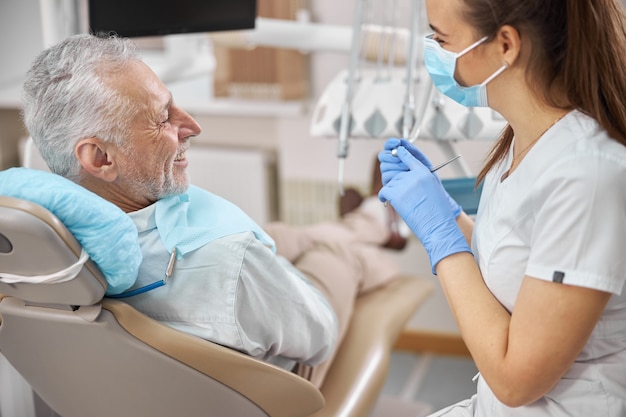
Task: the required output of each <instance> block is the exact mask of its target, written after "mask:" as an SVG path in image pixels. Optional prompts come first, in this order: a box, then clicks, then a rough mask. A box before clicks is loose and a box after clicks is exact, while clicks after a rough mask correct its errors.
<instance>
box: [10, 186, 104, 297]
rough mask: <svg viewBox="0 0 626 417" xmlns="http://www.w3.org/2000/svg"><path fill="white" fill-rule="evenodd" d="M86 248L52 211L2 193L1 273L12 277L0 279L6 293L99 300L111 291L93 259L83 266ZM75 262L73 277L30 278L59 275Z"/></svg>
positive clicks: (17, 295) (24, 295)
mask: <svg viewBox="0 0 626 417" xmlns="http://www.w3.org/2000/svg"><path fill="white" fill-rule="evenodd" d="M81 252H82V248H81V245H80V244H79V243H78V241H77V240H76V239H75V238H74V236H73V235H72V234H71V233H70V232H69V230H68V229H67V228H66V227H65V226H64V225H63V223H61V221H60V220H59V219H58V218H57V217H56V216H54V215H53V214H52V213H50V212H49V211H48V210H46V209H45V208H43V207H41V206H39V205H37V204H35V203H32V202H29V201H26V200H20V199H16V198H12V197H6V196H0V265H1V266H0V277H4V278H6V279H5V280H4V281H6V282H3V280H2V279H0V293H2V294H4V295H7V296H13V297H18V298H21V299H23V300H24V301H26V302H32V303H47V304H63V305H91V304H94V303H96V302H98V301H99V300H100V299H101V298H102V297H103V296H104V294H105V291H106V280H105V279H104V277H103V276H102V274H101V273H100V271H99V270H98V268H97V267H96V265H95V264H94V263H93V262H91V261H90V260H87V261H86V262H84V264H78V265H77V263H78V261H79V259H80V257H81ZM72 265H77V268H76V269H77V273H76V275H75V276H74V277H73V278H71V279H66V280H58V281H62V282H43V283H34V282H28V281H29V280H32V278H33V277H42V276H53V275H54V274H55V273H58V272H59V271H63V270H67V269H68V267H71V266H72ZM69 272H71V271H69ZM15 277H17V278H15ZM19 277H25V278H24V279H20V278H19ZM68 277H69V276H68ZM12 278H15V279H12ZM24 281H26V282H24Z"/></svg>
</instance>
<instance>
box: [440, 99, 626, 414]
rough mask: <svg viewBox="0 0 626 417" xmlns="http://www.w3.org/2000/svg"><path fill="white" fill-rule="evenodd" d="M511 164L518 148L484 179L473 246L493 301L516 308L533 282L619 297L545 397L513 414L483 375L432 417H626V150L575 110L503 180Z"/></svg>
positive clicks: (614, 299)
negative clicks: (527, 281) (526, 281)
mask: <svg viewBox="0 0 626 417" xmlns="http://www.w3.org/2000/svg"><path fill="white" fill-rule="evenodd" d="M511 150H512V147H511ZM510 163H511V151H510V152H509V155H508V156H507V158H506V159H505V160H504V161H503V163H501V164H500V165H498V166H496V167H495V168H494V169H492V170H491V172H490V173H489V174H488V175H487V177H486V179H485V183H484V187H483V193H482V196H481V201H480V205H479V209H478V213H477V216H476V223H475V228H474V235H473V242H472V248H473V251H474V254H475V256H476V259H477V261H478V263H479V266H480V270H481V272H482V275H483V278H484V280H485V283H486V284H487V286H488V287H489V289H490V290H491V291H492V293H493V294H494V295H495V297H496V298H497V299H498V300H499V301H500V302H501V303H502V305H503V306H504V307H506V308H507V310H509V311H512V310H513V309H514V308H515V302H516V297H517V294H518V292H519V289H520V286H521V284H522V280H523V277H524V276H525V275H528V276H531V277H534V278H537V279H542V280H546V281H554V282H561V283H563V284H568V285H577V286H582V287H586V288H593V289H597V290H601V291H606V292H609V293H611V294H613V295H612V297H611V299H610V301H609V303H608V305H607V307H606V309H605V311H604V313H603V315H602V317H601V318H600V321H599V322H598V324H597V325H596V327H595V329H594V331H593V333H592V335H591V337H590V339H589V341H588V342H587V344H586V345H585V347H584V349H583V351H582V352H581V354H580V355H579V357H578V358H577V359H576V361H575V363H574V364H573V365H572V367H571V368H570V369H569V370H568V372H567V373H566V374H565V376H564V377H563V378H562V379H561V381H560V382H559V383H558V384H557V385H556V386H555V387H554V388H553V389H552V390H551V391H550V392H549V393H547V394H546V395H545V396H544V397H543V398H541V399H539V400H538V401H536V402H534V403H532V404H530V405H527V406H523V407H519V408H509V407H507V406H505V405H504V404H502V403H501V402H499V401H498V400H497V398H496V397H495V396H494V394H493V392H492V391H491V390H490V388H489V387H488V385H487V383H486V382H485V381H484V380H483V379H482V378H479V380H478V386H477V394H476V395H475V396H474V397H472V398H471V399H469V400H466V401H463V402H461V403H459V404H456V405H453V406H451V407H449V408H448V409H446V410H442V411H440V412H438V413H435V414H434V415H435V416H480V417H487V416H489V417H492V416H493V417H496V416H497V417H508V416H511V417H512V416H530V417H542V416H551V417H558V416H570V417H572V416H579V417H600V416H602V417H624V416H626V291H625V290H624V283H625V281H626V253H625V249H626V147H624V146H622V145H620V144H618V143H617V142H616V141H614V140H612V139H610V138H609V137H608V136H607V134H606V132H605V131H604V130H603V129H602V128H601V127H599V125H598V124H597V123H596V122H595V120H593V119H592V118H590V117H588V116H586V115H583V114H582V113H580V112H578V111H572V112H570V113H569V114H567V115H566V116H565V117H564V118H563V119H561V120H560V121H559V122H558V123H557V124H555V125H554V126H553V127H552V128H551V129H550V130H549V131H548V132H547V133H545V134H544V136H543V137H542V138H541V139H540V140H539V141H538V142H537V144H536V145H535V146H534V147H533V148H532V149H531V150H530V152H529V153H528V155H527V156H526V157H525V158H524V159H523V161H522V162H521V164H520V165H519V166H518V167H517V169H516V170H515V171H513V173H512V174H511V175H510V176H509V177H508V178H506V179H505V180H503V181H502V182H501V181H500V178H501V177H502V175H503V174H504V173H505V172H506V171H507V170H508V168H509V166H510Z"/></svg>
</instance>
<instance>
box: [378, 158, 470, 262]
mask: <svg viewBox="0 0 626 417" xmlns="http://www.w3.org/2000/svg"><path fill="white" fill-rule="evenodd" d="M396 149H397V152H398V154H397V157H393V156H392V157H393V158H396V159H397V160H398V161H397V162H396V163H395V166H392V165H393V164H392V162H391V161H389V162H386V163H385V164H389V165H386V166H385V168H383V164H382V160H381V171H382V170H383V169H385V170H386V171H387V172H392V171H393V175H390V176H389V177H388V179H387V183H386V184H385V183H384V182H383V184H384V186H383V188H382V189H381V190H380V192H379V193H378V198H379V199H380V200H381V201H382V202H385V201H389V202H390V203H391V205H392V206H393V208H394V210H395V211H396V212H397V213H398V214H399V215H400V217H402V219H403V220H404V222H405V223H406V224H407V225H408V226H409V227H410V228H411V230H412V231H413V233H415V235H416V236H417V237H418V238H419V240H420V241H421V242H422V245H423V246H424V248H425V249H426V252H427V253H428V256H429V258H430V264H431V267H432V271H433V274H435V266H436V265H437V263H438V262H439V261H440V260H442V259H443V258H445V257H447V256H449V255H452V254H454V253H458V252H470V253H471V250H470V248H469V246H468V244H467V241H466V240H465V236H464V235H463V233H462V232H461V230H460V229H459V227H458V226H457V224H456V219H455V215H454V212H453V210H452V207H451V205H450V201H449V200H450V197H449V195H448V193H446V191H445V190H444V188H443V186H442V185H441V182H440V180H439V178H438V177H437V176H436V175H435V174H434V173H432V172H430V168H429V167H428V166H426V165H425V163H424V162H423V161H421V160H420V159H418V158H416V157H414V156H413V155H412V153H411V152H409V151H408V150H407V149H406V148H405V147H404V146H399V147H397V148H396ZM383 153H385V151H383V152H381V154H379V159H380V158H381V157H383V156H384V155H382V154H383ZM387 153H388V151H387ZM383 159H385V160H386V157H385V158H383ZM402 164H404V166H406V168H407V169H406V170H402V169H400V167H401V166H402ZM383 172H384V171H383Z"/></svg>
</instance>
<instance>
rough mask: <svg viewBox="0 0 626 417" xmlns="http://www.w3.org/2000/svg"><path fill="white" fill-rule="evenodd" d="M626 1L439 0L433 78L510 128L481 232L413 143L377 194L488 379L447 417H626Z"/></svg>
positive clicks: (481, 215) (432, 16)
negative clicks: (408, 236) (425, 260)
mask: <svg viewBox="0 0 626 417" xmlns="http://www.w3.org/2000/svg"><path fill="white" fill-rule="evenodd" d="M618 1H619V0H593V1H590V0H524V1H519V0H426V9H427V14H428V19H429V23H430V26H431V28H432V30H433V31H434V34H433V35H430V36H427V37H426V38H425V39H424V60H425V65H426V68H427V70H428V72H429V73H430V75H431V77H432V80H433V82H434V84H435V85H436V86H437V87H438V88H439V90H440V91H441V92H442V93H444V94H446V95H447V96H449V97H451V98H452V99H454V100H456V101H458V102H459V103H461V104H464V105H466V106H470V107H471V106H489V107H491V108H492V109H494V110H495V111H497V112H499V113H500V114H501V115H502V116H503V117H504V118H505V119H506V120H507V122H508V125H507V127H506V128H505V130H504V131H503V133H502V135H501V136H500V138H499V139H498V140H497V142H496V143H495V146H494V147H493V149H492V151H491V152H490V154H489V155H488V157H487V161H486V164H485V166H484V168H483V169H482V171H481V172H480V174H479V176H478V181H479V182H483V183H484V184H483V192H482V196H481V201H480V206H479V210H478V213H477V215H476V219H475V223H474V222H473V221H472V220H471V219H470V218H469V217H468V216H467V215H465V214H464V213H463V212H462V210H461V208H460V207H459V206H458V205H457V204H456V203H455V202H454V201H453V200H452V199H451V198H450V197H449V195H448V194H447V193H446V192H445V190H444V189H443V187H442V185H441V182H440V181H439V179H438V178H437V176H436V174H434V173H431V172H430V167H431V164H430V162H429V161H428V159H427V158H426V157H425V156H424V155H423V154H422V153H421V152H420V151H419V150H418V149H417V148H416V147H415V146H413V145H412V144H410V143H409V142H407V141H405V140H399V139H389V140H388V141H387V142H386V144H385V150H384V151H382V152H381V153H380V154H379V160H380V162H381V172H382V179H383V184H384V187H383V188H382V189H381V191H380V193H379V198H380V199H381V200H382V201H389V203H391V204H392V205H393V207H394V209H395V210H396V211H397V212H398V213H399V214H400V215H401V216H402V218H403V219H404V221H405V222H406V223H407V224H408V225H409V227H411V229H412V230H413V232H414V233H415V235H416V236H417V237H418V238H419V239H420V240H421V242H422V244H423V246H424V247H425V249H426V251H427V253H428V255H429V257H430V261H431V266H432V268H433V272H434V273H436V274H437V276H438V278H439V281H440V283H441V285H442V287H443V290H444V293H445V295H446V297H447V300H448V302H449V304H450V307H451V310H452V312H453V314H454V316H455V318H456V321H457V323H458V326H459V329H460V331H461V334H462V337H463V339H464V341H465V343H466V345H467V347H468V349H469V351H470V352H471V354H472V357H473V359H474V361H475V363H476V366H477V367H478V369H479V371H480V374H479V378H478V382H477V393H476V395H474V396H473V397H472V398H471V399H468V400H465V401H462V402H460V403H458V404H456V405H452V406H451V407H449V408H446V409H444V410H441V411H439V412H438V413H435V414H434V416H480V417H486V416H490V417H491V416H494V417H495V416H498V417H507V416H529V417H542V416H552V417H554V416H570V417H571V416H580V417H590V416H594V417H598V416H603V417H623V416H626V290H625V289H624V283H625V281H626V253H625V250H626V105H625V103H626V33H625V29H624V16H623V12H622V9H621V5H620V4H619V3H618ZM393 149H396V151H394V152H393V153H392V150H393ZM396 155H397V156H396ZM470 241H471V249H470Z"/></svg>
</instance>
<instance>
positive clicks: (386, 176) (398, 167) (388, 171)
mask: <svg viewBox="0 0 626 417" xmlns="http://www.w3.org/2000/svg"><path fill="white" fill-rule="evenodd" d="M399 146H402V147H404V148H405V149H406V150H407V151H409V153H410V154H411V155H413V157H415V159H417V160H418V161H420V162H421V163H422V164H424V166H426V168H428V170H431V169H433V164H432V163H431V162H430V161H429V160H428V158H427V157H426V155H424V154H423V153H422V151H420V150H419V149H418V148H417V146H415V145H413V144H412V143H411V142H409V141H408V140H406V139H397V138H391V139H387V141H386V142H385V151H387V152H381V153H380V154H379V155H378V160H379V161H380V171H381V178H382V183H383V185H385V184H387V183H388V182H389V180H390V179H391V178H393V177H394V176H395V175H396V174H397V173H399V172H402V171H408V170H409V167H408V166H407V165H406V164H405V163H403V162H402V161H400V159H399V158H398V157H397V156H394V155H392V154H391V151H392V150H394V149H396V148H398V147H399ZM433 175H435V176H436V177H437V179H439V176H438V175H437V174H433ZM439 182H441V179H439ZM444 192H445V193H446V195H447V196H448V202H449V203H450V208H451V209H452V213H454V218H455V219H456V218H457V217H459V214H461V212H462V211H463V208H462V207H461V206H460V205H459V204H458V203H457V202H456V201H455V200H454V199H453V198H452V197H450V194H448V192H447V191H445V189H444Z"/></svg>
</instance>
